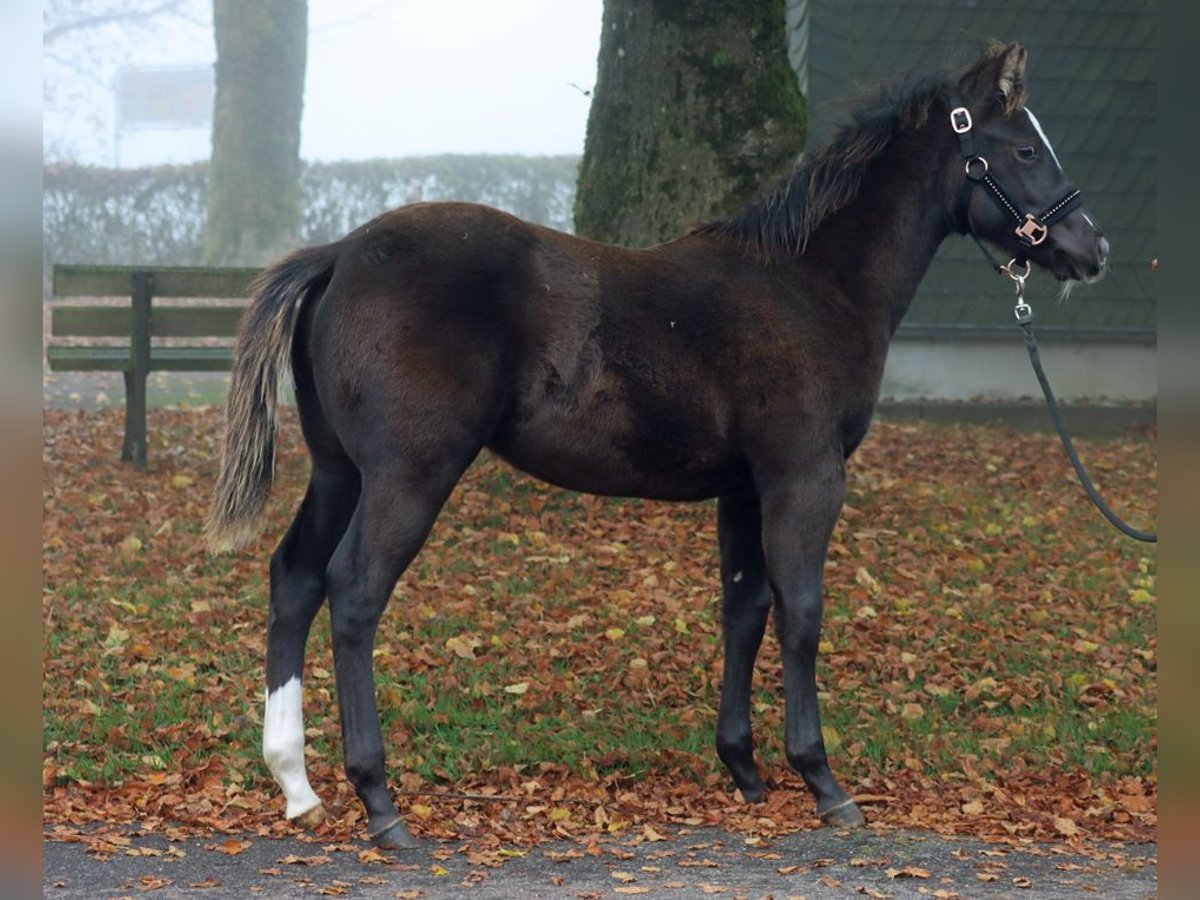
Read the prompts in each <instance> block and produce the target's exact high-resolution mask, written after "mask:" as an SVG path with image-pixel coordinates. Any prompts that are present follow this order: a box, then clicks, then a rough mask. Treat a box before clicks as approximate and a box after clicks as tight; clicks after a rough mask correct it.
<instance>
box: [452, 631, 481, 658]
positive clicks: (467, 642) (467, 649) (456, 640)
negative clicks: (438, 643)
mask: <svg viewBox="0 0 1200 900" xmlns="http://www.w3.org/2000/svg"><path fill="white" fill-rule="evenodd" d="M481 646H483V641H481V640H480V639H479V638H477V637H471V636H468V635H458V636H457V637H452V638H447V640H446V649H447V650H449V651H450V652H451V653H453V654H454V655H455V656H457V657H459V658H460V659H474V658H475V648H476V647H481Z"/></svg>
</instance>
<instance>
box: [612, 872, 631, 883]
mask: <svg viewBox="0 0 1200 900" xmlns="http://www.w3.org/2000/svg"><path fill="white" fill-rule="evenodd" d="M609 874H610V875H612V877H613V878H614V879H616V880H617V881H619V882H621V883H622V884H629V882H631V881H637V877H636V876H635V875H634V874H633V873H632V872H610V873H609Z"/></svg>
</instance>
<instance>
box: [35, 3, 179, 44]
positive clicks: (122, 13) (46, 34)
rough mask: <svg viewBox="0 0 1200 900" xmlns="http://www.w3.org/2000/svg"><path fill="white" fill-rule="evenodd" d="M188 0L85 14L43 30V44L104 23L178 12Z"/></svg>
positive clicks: (128, 21)
mask: <svg viewBox="0 0 1200 900" xmlns="http://www.w3.org/2000/svg"><path fill="white" fill-rule="evenodd" d="M187 2H188V0H164V2H162V3H158V4H156V5H155V6H150V7H147V8H145V9H126V10H111V11H109V12H104V13H96V14H94V15H90V16H83V17H81V18H79V19H74V20H72V21H70V22H63V23H62V24H61V25H55V26H53V27H51V28H47V29H45V30H44V31H43V32H42V46H43V47H45V46H49V45H50V44H53V43H54V42H55V41H56V40H58V39H59V38H60V37H62V36H63V35H64V34H69V33H70V32H72V31H82V30H85V29H88V28H99V27H101V26H104V25H115V24H138V23H141V22H146V21H148V20H150V19H153V18H154V17H155V16H160V15H162V14H164V13H171V12H178V11H179V8H180V7H181V6H184V5H185V4H186V3H187Z"/></svg>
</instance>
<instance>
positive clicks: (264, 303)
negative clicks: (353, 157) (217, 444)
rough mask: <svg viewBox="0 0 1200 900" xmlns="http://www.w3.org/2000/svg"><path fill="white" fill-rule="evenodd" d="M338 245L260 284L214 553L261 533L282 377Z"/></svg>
mask: <svg viewBox="0 0 1200 900" xmlns="http://www.w3.org/2000/svg"><path fill="white" fill-rule="evenodd" d="M338 249H339V248H338V246H337V245H336V244H328V245H325V246H320V247H309V248H306V249H303V250H299V251H297V252H295V253H293V254H292V255H291V256H288V257H287V258H286V259H284V260H282V261H281V262H279V263H277V264H276V265H274V266H273V267H271V268H270V269H268V270H267V271H265V272H264V273H263V274H262V275H261V276H259V278H258V280H257V281H256V282H255V285H254V288H255V293H254V299H253V300H252V301H251V303H250V305H249V307H247V309H246V312H245V314H244V315H243V316H242V322H241V327H240V329H239V330H238V338H237V346H236V347H235V349H234V359H233V375H232V378H231V380H230V385H229V399H228V401H227V405H226V413H225V446H224V452H223V454H222V456H221V474H220V477H219V478H218V480H217V487H216V490H215V492H214V495H213V504H212V508H211V509H210V510H209V514H208V521H207V523H206V525H205V537H206V539H207V541H208V546H209V547H210V548H211V549H212V550H213V551H214V552H219V551H223V550H233V549H236V548H237V547H240V546H241V545H242V544H244V543H245V542H246V541H248V540H250V539H251V538H252V537H254V535H255V534H256V533H257V531H258V520H259V517H260V515H261V513H262V510H263V506H264V505H265V504H266V501H267V497H268V496H269V495H270V493H271V479H272V477H273V476H274V474H275V428H276V417H277V411H276V406H277V401H278V393H279V381H280V379H281V378H282V377H283V373H284V372H285V371H286V370H287V369H288V368H289V365H290V355H291V349H292V335H293V333H294V332H295V330H296V320H297V318H298V316H299V313H300V307H301V304H302V303H303V302H304V301H305V300H306V299H307V298H309V297H313V296H315V295H316V294H318V292H320V291H322V290H324V289H325V287H326V286H327V285H328V283H329V279H330V277H331V276H332V274H333V266H334V263H335V262H336V261H337V255H338Z"/></svg>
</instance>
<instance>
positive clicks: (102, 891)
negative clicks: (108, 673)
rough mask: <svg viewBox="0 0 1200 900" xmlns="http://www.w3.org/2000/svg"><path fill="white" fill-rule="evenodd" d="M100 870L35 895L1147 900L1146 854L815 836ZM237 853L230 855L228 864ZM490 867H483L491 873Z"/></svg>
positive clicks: (903, 835) (177, 848)
mask: <svg viewBox="0 0 1200 900" xmlns="http://www.w3.org/2000/svg"><path fill="white" fill-rule="evenodd" d="M127 837H128V838H129V843H128V844H127V845H124V846H123V847H122V848H121V849H120V850H119V851H118V852H114V853H112V854H109V855H107V856H104V857H99V858H98V857H97V855H96V854H95V853H92V852H89V851H88V850H87V848H86V846H85V845H83V844H80V843H65V842H61V841H55V840H49V841H47V842H46V843H45V845H44V853H43V876H42V896H43V897H44V898H49V900H77V898H78V900H83V898H87V900H94V898H119V897H147V898H164V900H165V898H174V897H189V898H203V897H256V896H259V897H272V898H274V897H278V898H284V900H288V898H301V897H303V898H313V897H322V896H345V897H353V898H370V900H375V898H388V900H395V898H416V897H420V898H449V897H456V898H457V897H475V898H480V900H483V898H489V900H491V898H525V897H568V898H571V897H574V898H581V900H597V898H608V897H613V898H617V897H623V896H641V897H655V898H660V897H661V898H692V897H717V898H738V897H746V898H766V897H771V898H775V900H783V898H789V897H803V898H806V900H822V898H833V897H838V898H847V897H851V896H867V897H895V898H899V897H921V898H955V897H963V898H967V897H971V898H974V897H982V898H995V897H1020V898H1028V897H1031V896H1038V897H1054V898H1075V897H1088V898H1095V897H1104V898H1145V897H1154V896H1156V895H1157V892H1158V867H1157V846H1156V845H1154V844H1124V845H1114V844H1093V845H1089V847H1088V848H1087V851H1086V852H1085V853H1080V852H1077V851H1073V850H1071V849H1069V848H1067V847H1066V846H1065V845H1063V844H1029V845H1023V846H1012V845H1005V844H990V843H981V842H979V841H973V840H967V839H959V838H946V837H941V836H938V835H935V834H930V833H917V832H897V831H882V830H877V829H875V828H870V827H868V828H861V829H856V830H852V831H840V832H839V831H834V830H831V829H818V830H815V831H804V832H797V833H794V834H791V835H787V836H785V837H782V838H774V839H770V840H767V839H754V838H751V839H750V841H749V842H747V841H746V840H743V839H742V838H741V837H740V836H738V835H733V834H729V833H727V832H724V831H721V830H718V829H700V828H697V829H690V830H689V829H683V830H680V831H679V832H674V833H672V835H671V836H670V838H669V839H667V840H663V841H653V842H650V841H642V840H628V839H625V840H622V839H620V838H619V837H617V838H614V839H612V840H610V841H607V842H604V843H601V844H599V845H596V846H593V848H592V851H591V852H588V848H587V847H586V846H585V845H583V844H577V843H569V842H561V841H559V842H554V843H547V844H542V845H539V846H538V847H535V848H532V849H526V850H517V849H510V850H502V851H501V853H500V854H496V853H493V854H491V855H490V857H488V858H487V859H486V860H485V861H483V862H481V861H480V857H478V856H475V857H474V858H471V857H470V855H469V854H467V853H465V852H464V848H463V847H462V846H461V845H456V844H454V843H439V842H433V841H430V842H428V844H427V846H426V847H423V848H422V849H420V850H415V851H408V852H404V853H391V854H386V855H382V857H383V858H379V857H380V856H381V854H378V853H375V852H374V851H372V850H371V848H370V845H369V844H367V843H359V844H336V845H330V844H325V845H322V844H320V843H313V842H308V841H304V840H300V839H297V838H287V839H280V840H274V839H264V838H258V837H246V838H244V839H238V838H232V839H231V838H229V837H228V836H225V835H222V836H219V837H215V838H213V839H211V840H205V839H189V840H186V841H176V842H168V841H167V840H165V839H164V838H163V837H161V836H158V835H152V834H151V835H141V836H138V835H136V834H133V833H129V834H128V835H127ZM230 850H233V851H235V852H233V853H230V852H229V851H230ZM489 863H490V864H489Z"/></svg>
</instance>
